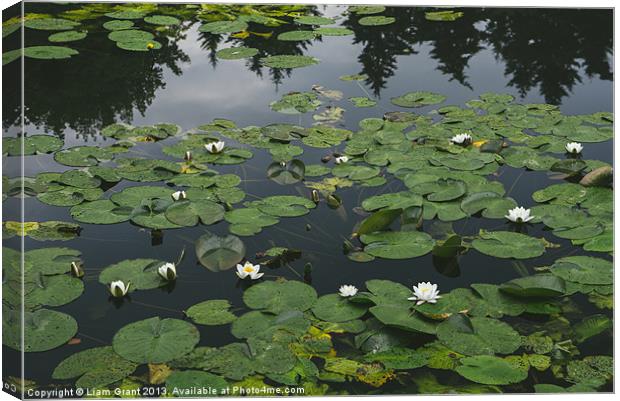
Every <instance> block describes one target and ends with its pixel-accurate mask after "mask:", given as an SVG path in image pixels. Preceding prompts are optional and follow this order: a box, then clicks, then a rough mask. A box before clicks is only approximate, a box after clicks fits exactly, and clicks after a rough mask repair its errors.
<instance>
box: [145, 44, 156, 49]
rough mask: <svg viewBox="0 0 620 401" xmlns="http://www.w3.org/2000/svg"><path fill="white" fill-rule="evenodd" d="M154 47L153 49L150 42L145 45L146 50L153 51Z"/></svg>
mask: <svg viewBox="0 0 620 401" xmlns="http://www.w3.org/2000/svg"><path fill="white" fill-rule="evenodd" d="M154 47H155V45H154V44H153V43H152V42H149V43H147V44H146V48H147V49H149V50H150V49H153V48H154Z"/></svg>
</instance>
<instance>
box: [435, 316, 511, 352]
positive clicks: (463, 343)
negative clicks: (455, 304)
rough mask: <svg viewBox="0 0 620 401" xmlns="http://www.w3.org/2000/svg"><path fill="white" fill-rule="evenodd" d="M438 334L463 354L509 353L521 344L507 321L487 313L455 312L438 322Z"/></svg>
mask: <svg viewBox="0 0 620 401" xmlns="http://www.w3.org/2000/svg"><path fill="white" fill-rule="evenodd" d="M437 338H438V339H439V341H441V343H442V344H444V345H445V346H446V347H448V348H450V349H452V350H454V351H456V352H459V353H461V354H464V355H493V354H510V353H512V352H514V351H515V350H517V349H518V348H519V347H520V346H521V336H520V335H519V333H518V332H516V331H515V330H514V329H513V328H512V327H510V325H508V324H507V323H504V322H501V321H499V320H495V319H490V318H486V317H472V318H471V319H470V318H468V317H467V316H465V315H461V314H456V315H452V316H451V317H449V318H448V319H446V320H444V321H443V322H441V323H440V324H439V325H438V326H437Z"/></svg>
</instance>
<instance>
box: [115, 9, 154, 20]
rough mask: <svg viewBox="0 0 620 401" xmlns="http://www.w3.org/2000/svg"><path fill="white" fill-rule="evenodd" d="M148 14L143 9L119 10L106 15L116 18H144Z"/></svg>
mask: <svg viewBox="0 0 620 401" xmlns="http://www.w3.org/2000/svg"><path fill="white" fill-rule="evenodd" d="M146 14H147V12H145V11H141V10H119V11H113V12H109V13H106V14H105V16H106V17H109V18H116V19H142V18H144V16H145V15H146Z"/></svg>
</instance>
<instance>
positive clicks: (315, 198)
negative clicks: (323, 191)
mask: <svg viewBox="0 0 620 401" xmlns="http://www.w3.org/2000/svg"><path fill="white" fill-rule="evenodd" d="M320 200H321V198H319V191H317V190H316V189H313V190H312V201H313V202H314V203H319V201H320Z"/></svg>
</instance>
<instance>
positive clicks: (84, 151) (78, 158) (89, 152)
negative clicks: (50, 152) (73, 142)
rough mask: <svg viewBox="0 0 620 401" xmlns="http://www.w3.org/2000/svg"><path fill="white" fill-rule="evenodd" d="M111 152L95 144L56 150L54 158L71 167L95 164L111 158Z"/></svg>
mask: <svg viewBox="0 0 620 401" xmlns="http://www.w3.org/2000/svg"><path fill="white" fill-rule="evenodd" d="M112 157H113V154H112V153H110V151H108V150H107V149H105V148H99V147H96V146H76V147H73V148H68V149H64V150H61V151H59V152H56V153H55V154H54V160H56V161H57V162H58V163H60V164H64V165H65V166H71V167H88V166H96V165H97V164H98V163H99V162H101V161H107V160H110V159H112Z"/></svg>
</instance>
